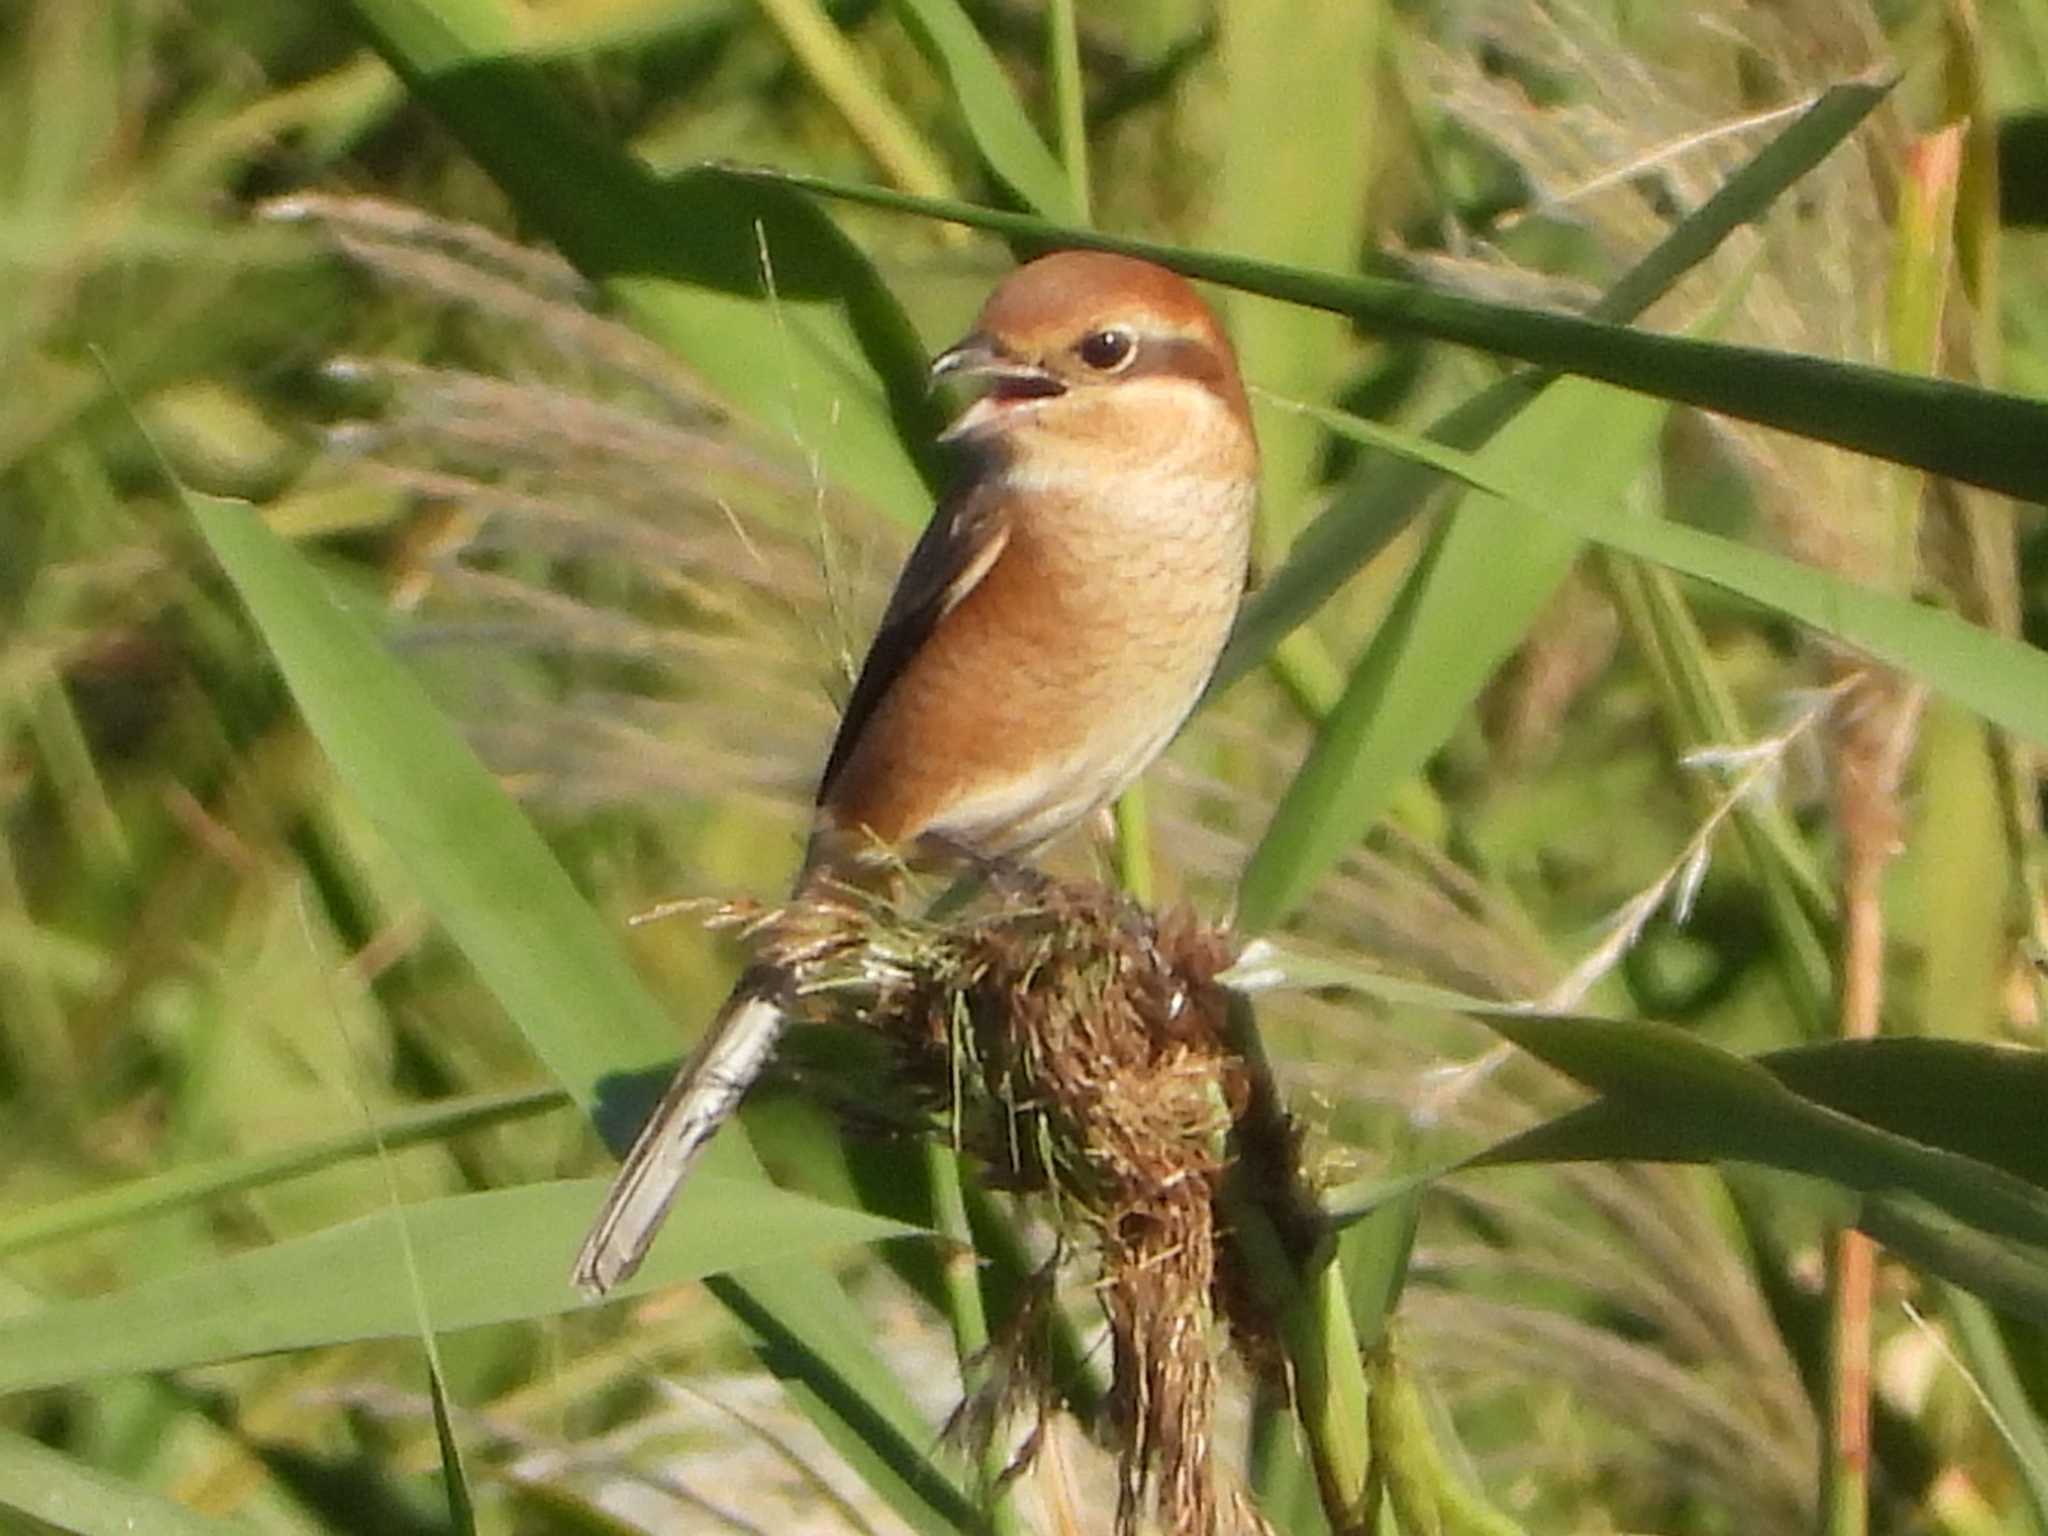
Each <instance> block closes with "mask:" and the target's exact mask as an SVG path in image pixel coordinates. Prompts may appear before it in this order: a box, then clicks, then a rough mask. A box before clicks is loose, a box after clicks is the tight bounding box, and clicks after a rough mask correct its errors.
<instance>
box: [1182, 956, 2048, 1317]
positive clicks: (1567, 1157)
mask: <svg viewBox="0 0 2048 1536" xmlns="http://www.w3.org/2000/svg"><path fill="white" fill-rule="evenodd" d="M1222 979H1223V980H1224V981H1225V982H1227V983H1231V984H1233V985H1238V986H1248V987H1255V988H1260V989H1264V988H1270V987H1280V986H1284V987H1344V988H1348V989H1350V990H1354V991H1358V992H1363V993H1366V994H1368V995H1370V996H1374V997H1379V998H1381V999H1383V1000H1385V1001H1387V1002H1390V1003H1394V1004H1397V1005H1401V1006H1410V1007H1421V1008H1432V1009H1446V1010H1449V1011H1453V1012H1458V1013H1463V1014H1467V1015H1469V1016H1470V1017H1472V1018H1475V1019H1478V1020H1480V1021H1481V1022H1482V1023H1484V1024H1485V1025H1486V1026H1487V1028H1489V1029H1491V1030H1493V1031H1494V1032H1495V1033H1497V1034H1499V1035H1501V1036H1502V1037H1503V1038H1505V1039H1507V1040H1510V1041H1512V1042H1513V1043H1514V1044H1516V1045H1519V1046H1520V1047H1522V1049H1524V1050H1526V1051H1528V1052H1529V1054H1530V1055H1532V1056H1535V1057H1536V1058H1537V1059H1539V1060H1541V1061H1543V1062H1545V1063H1547V1064H1548V1065H1549V1066H1551V1067H1554V1068H1555V1069H1556V1070H1558V1071H1560V1072H1562V1073H1564V1074H1565V1075H1566V1076H1567V1077H1570V1078H1572V1079H1573V1080H1574V1081H1576V1082H1578V1083H1580V1084H1582V1085H1584V1086H1585V1087H1588V1088H1591V1089H1592V1090H1594V1091H1595V1092H1596V1093H1599V1094H1601V1095H1603V1098H1602V1100H1600V1101H1596V1102H1595V1103H1593V1104H1589V1105H1584V1106H1582V1107H1580V1108H1579V1109H1576V1110H1573V1111H1570V1112H1569V1113H1567V1114H1564V1115H1561V1116H1559V1117H1557V1118H1556V1119H1553V1120H1548V1121H1545V1122H1544V1123H1543V1124H1541V1125H1538V1126H1535V1127H1532V1128H1531V1129H1529V1130H1526V1131H1523V1132H1520V1133H1519V1134H1517V1135H1514V1136H1511V1137H1509V1138H1507V1139H1506V1140H1505V1141H1502V1142H1498V1143H1496V1144H1495V1145H1493V1146H1491V1147H1488V1148H1486V1149H1485V1150H1483V1151H1481V1152H1478V1153H1475V1154H1474V1155H1472V1156H1470V1157H1467V1158H1461V1159H1459V1160H1458V1161H1457V1162H1455V1163H1452V1164H1449V1165H1446V1166H1443V1167H1439V1168H1436V1169H1432V1170H1429V1171H1427V1172H1424V1173H1420V1174H1417V1175H1415V1176H1413V1177H1410V1178H1402V1179H1396V1180H1393V1181H1390V1182H1385V1183H1381V1184H1378V1185H1375V1186H1371V1187H1360V1188H1356V1189H1353V1190H1350V1191H1333V1192H1332V1195H1331V1199H1330V1201H1329V1209H1330V1210H1331V1211H1332V1213H1333V1215H1334V1216H1335V1217H1336V1219H1338V1220H1340V1221H1351V1220H1356V1219H1357V1218H1359V1217H1361V1216H1363V1215H1365V1214H1367V1213H1369V1212H1370V1211H1373V1210H1375V1209H1378V1208H1379V1207H1380V1206H1382V1205H1384V1204H1385V1203H1387V1201H1389V1200H1391V1199H1395V1198H1398V1197H1399V1196H1402V1195H1405V1194H1407V1193H1408V1192H1410V1191H1411V1190H1413V1189H1415V1188H1418V1187H1420V1186H1422V1185H1425V1184H1428V1183H1431V1182H1433V1181H1434V1180H1436V1179H1439V1178H1442V1177H1443V1176H1444V1175H1445V1174H1447V1173H1450V1172H1452V1171H1455V1170H1459V1169H1467V1168H1479V1167H1492V1166H1499V1165H1503V1164H1508V1163H1535V1162H1580V1161H1596V1160H1597V1161H1606V1160H1613V1159H1635V1160H1640V1161H1675V1162H1707V1161H1734V1162H1750V1163H1760V1164H1762V1165H1764V1166H1766V1167H1772V1168H1782V1169H1785V1170H1787V1171H1788V1172H1792V1173H1803V1174H1809V1175H1812V1176H1814V1177H1816V1178H1821V1179H1826V1180H1829V1181H1831V1182H1832V1183H1835V1184H1838V1185H1841V1186H1842V1187H1844V1188H1846V1189H1851V1190H1856V1191H1859V1192H1861V1193H1864V1194H1868V1195H1885V1196H1891V1195H1899V1196H1909V1197H1912V1198H1914V1199H1918V1200H1924V1201H1926V1202H1927V1203H1928V1204H1929V1205H1931V1206H1933V1207H1935V1208H1936V1209H1937V1210H1939V1211H1941V1212H1942V1213H1944V1215H1945V1216H1946V1217H1947V1218H1948V1219H1952V1220H1956V1221H1961V1222H1964V1223H1967V1224H1968V1225H1970V1226H1973V1227H1976V1228H1979V1229H1981V1230H1982V1231H1983V1232H1986V1233H1988V1234H1991V1235H1993V1236H1996V1237H2000V1238H2006V1239H2011V1240H2013V1241H2016V1242H2019V1243H2025V1244H2040V1245H2048V1188H2044V1187H2042V1186H2041V1185H2040V1184H2037V1183H2034V1182H2031V1181H2030V1180H2029V1179H2027V1178H2025V1177H2021V1176H2019V1175H2017V1174H2015V1173H2013V1172H2010V1171H2008V1170H2007V1169H2006V1168H2004V1167H2000V1166H1996V1165H1994V1164H1992V1163H1989V1162H1983V1161H1979V1160H1978V1159H1977V1158H1975V1157H1972V1156H1969V1155H1967V1154H1966V1153H1964V1152H1962V1151H1959V1150H1955V1149H1953V1148H1951V1147H1948V1146H1943V1145H1940V1144H1935V1143H1930V1142H1925V1141H1920V1140H1915V1139H1912V1138H1911V1137H1909V1136H1908V1135H1905V1134H1901V1133H1900V1132H1899V1131H1898V1130H1895V1129H1891V1128H1889V1127H1886V1126H1883V1125H1880V1124H1876V1123H1873V1122H1871V1121H1866V1120H1862V1119H1858V1118H1854V1117H1852V1116H1850V1115H1848V1114H1844V1113H1843V1112H1841V1111H1840V1110H1838V1109H1834V1108H1832V1107H1830V1106H1829V1105H1828V1104H1826V1103H1823V1102H1819V1101H1818V1100H1816V1099H1813V1098H1808V1097H1806V1096H1804V1095H1802V1094H1800V1093H1798V1092H1795V1091H1794V1090H1793V1088H1792V1087H1791V1086H1789V1085H1788V1083H1787V1082H1786V1081H1785V1080H1784V1079H1781V1078H1780V1077H1779V1076H1778V1075H1777V1074H1776V1073H1775V1072H1774V1071H1773V1060H1774V1058H1769V1057H1766V1058H1752V1057H1745V1056H1737V1055H1735V1054H1733V1053H1732V1052H1729V1051H1724V1050H1722V1049H1721V1048H1720V1047H1718V1046H1715V1045H1710V1044H1709V1043H1707V1042H1706V1041H1704V1040H1701V1039H1699V1038H1697V1037H1695V1036H1693V1035H1689V1034H1687V1033H1686V1032H1684V1031H1683V1030H1679V1029H1674V1028H1672V1027H1671V1026H1670V1025H1666V1024H1656V1023H1649V1022H1644V1021H1641V1020H1628V1019H1606V1018H1596V1017H1591V1016H1588V1015H1584V1014H1568V1013H1552V1012H1546V1011H1543V1010H1540V1009H1537V1008H1533V1007H1529V1006H1527V1005H1523V1004H1515V1003H1499V1002H1490V1001H1487V1000H1485V999H1481V998H1474V997H1467V996H1465V995H1463V994H1461V993H1456V992H1450V991H1447V990H1445V989H1443V988H1440V987H1431V986H1426V985H1423V984H1421V983H1416V982H1409V981H1403V980H1400V979H1398V978H1394V977H1386V976H1381V975H1378V974H1376V973H1374V972H1372V971H1370V970H1368V969H1366V968H1365V967H1362V966H1359V965H1355V964H1352V963H1351V962H1349V961H1344V960H1338V959H1330V958H1324V957H1320V956H1311V955H1304V954H1301V953H1298V952H1295V951H1291V950H1286V949H1282V948H1280V947H1279V946H1276V945H1274V944H1272V943H1270V942H1269V941H1260V942H1259V943H1258V944H1257V945H1255V946H1254V947H1253V948H1252V949H1250V950H1248V951H1247V953H1246V956H1245V957H1244V958H1243V959H1242V960H1240V962H1239V964H1238V966H1237V967H1235V968H1234V970H1233V971H1232V972H1226V973H1225V975H1224V976H1223V978H1222ZM1915 1043H1916V1044H1917V1045H1918V1046H1919V1047H1920V1049H1921V1052H1922V1053H1923V1054H1920V1055H1918V1056H1911V1055H1906V1054H1901V1055H1899V1056H1896V1057H1893V1058H1891V1065H1890V1066H1889V1067H1886V1066H1883V1065H1878V1066H1876V1067H1874V1068H1866V1069H1865V1070H1863V1071H1860V1072H1849V1073H1847V1074H1845V1076H1846V1078H1847V1080H1848V1081H1850V1082H1851V1083H1852V1084H1854V1085H1855V1087H1854V1088H1853V1089H1852V1090H1851V1091H1850V1094H1849V1098H1850V1101H1851V1102H1854V1103H1856V1104H1858V1105H1859V1107H1864V1108H1872V1107H1879V1106H1883V1105H1885V1104H1896V1103H1898V1102H1900V1098H1899V1095H1900V1094H1901V1093H1902V1092H1903V1091H1904V1090H1903V1085H1902V1084H1901V1083H1899V1082H1898V1081H1897V1079H1899V1078H1903V1077H1906V1076H1908V1075H1909V1074H1910V1073H1911V1072H1913V1071H1914V1070H1926V1069H1927V1068H1928V1064H1929V1062H1930V1061H1940V1062H1941V1064H1942V1068H1941V1070H1942V1072H1943V1073H1947V1074H1952V1078H1953V1080H1954V1081H1956V1082H1959V1083H1960V1082H1968V1083H1970V1084H1973V1085H1975V1086H1977V1087H1979V1088H1982V1089H1985V1090H1986V1091H1988V1092H1991V1093H1992V1097H1991V1099H1990V1102H1991V1103H1992V1104H1994V1105H1998V1104H2008V1105H2009V1104H2013V1103H2020V1102H2029V1101H2031V1102H2035V1103H2038V1097H2037V1095H2038V1093H2039V1088H2040V1082H2041V1078H2040V1060H2041V1058H2040V1056H2039V1054H2038V1053H2036V1052H2027V1051H2008V1052H2002V1053H1999V1052H1992V1053H1987V1051H1986V1048H1984V1047H1978V1046H1960V1045H1955V1044H1954V1043H1953V1042H1943V1041H1933V1040H1926V1041H1919V1042H1915ZM1945 1047H1946V1048H1947V1050H1946V1051H1945V1050H1944V1048H1945ZM1856 1048H1858V1047H1855V1046H1852V1045H1851V1044H1850V1043H1849V1042H1835V1043H1834V1044H1833V1045H1832V1046H1831V1047H1827V1048H1822V1047H1813V1048H1810V1050H1804V1051H1798V1052H1789V1053H1785V1054H1786V1055H1789V1056H1791V1057H1793V1058H1794V1059H1795V1061H1796V1062H1797V1066H1795V1068H1794V1071H1793V1074H1792V1075H1793V1076H1794V1077H1797V1078H1800V1079H1802V1080H1804V1079H1807V1078H1812V1079H1815V1080H1818V1079H1821V1078H1824V1077H1827V1076H1829V1073H1828V1072H1827V1071H1825V1070H1823V1069H1819V1068H1816V1067H1815V1066H1814V1065H1813V1063H1814V1062H1815V1061H1817V1060H1818V1061H1826V1062H1828V1063H1829V1064H1830V1065H1832V1063H1833V1061H1834V1060H1837V1059H1839V1058H1829V1057H1817V1056H1815V1055H1814V1054H1813V1052H1818V1051H1821V1050H1823V1049H1829V1050H1836V1051H1848V1050H1852V1049H1856ZM1951 1051H1952V1052H1955V1053H1966V1054H1949V1052H1951ZM1876 1060H1877V1061H1878V1062H1882V1061H1883V1058H1881V1057H1880V1058H1876ZM1878 1076H1883V1077H1886V1078H1888V1079H1890V1081H1889V1083H1888V1086H1887V1089H1886V1091H1883V1092H1879V1091H1877V1090H1876V1089H1875V1088H1873V1086H1872V1083H1873V1078H1874V1077H1878ZM2030 1096H2034V1097H2032V1098H2031V1099H2030ZM1950 1114H1951V1115H1952V1114H1953V1112H1950ZM1909 1123H1910V1124H1911V1125H1912V1127H1913V1129H1915V1130H1917V1131H1920V1132H1923V1133H1924V1132H1926V1131H1928V1130H1929V1129H1930V1128H1931V1127H1932V1125H1933V1122H1932V1120H1930V1119H1929V1118H1928V1117H1927V1116H1925V1115H1923V1116H1922V1117H1921V1118H1918V1119H1916V1120H1913V1121H1911V1122H1909ZM1943 1123H1945V1124H1953V1125H1954V1126H1955V1127H1956V1139H1957V1141H1958V1142H1959V1143H1960V1144H1965V1145H1970V1146H1973V1147H1975V1148H1977V1149H1978V1150H1989V1149H1990V1148H1991V1147H1992V1146H2002V1145H2004V1143H2003V1142H2002V1141H2000V1142H1990V1141H1987V1140H1986V1139H1984V1138H1982V1137H1975V1136H1973V1133H1970V1132H1968V1131H1965V1130H1963V1129H1962V1128H1961V1121H1960V1120H1951V1119H1944V1121H1943ZM2026 1123H2033V1122H2032V1121H2031V1120H2029V1121H2028V1122H2026ZM2036 1155H2037V1154H2036ZM1965 1283H1967V1282H1965Z"/></svg>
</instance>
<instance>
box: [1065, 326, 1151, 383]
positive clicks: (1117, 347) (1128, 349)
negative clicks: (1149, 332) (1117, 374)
mask: <svg viewBox="0 0 2048 1536" xmlns="http://www.w3.org/2000/svg"><path fill="white" fill-rule="evenodd" d="M1074 350H1075V351H1076V352H1078V353H1080V355H1081V361H1082V362H1084V363H1086V364H1087V365H1088V366H1089V367H1090V368H1093V369H1094V370H1095V371H1096V372H1097V373H1111V372H1114V371H1115V370H1116V369H1118V368H1121V367H1123V366H1124V365H1125V364H1126V363H1128V362H1129V361H1130V360H1131V359H1132V358H1133V357H1135V356H1137V352H1138V342H1137V338H1136V337H1134V336H1132V335H1131V333H1130V332H1129V331H1126V330H1124V329H1122V328H1121V327H1111V328H1110V329H1108V330H1101V331H1090V332H1089V333H1088V334H1087V335H1086V336H1083V337H1082V338H1081V344H1080V345H1079V346H1078V347H1076V348H1075V349H1074Z"/></svg>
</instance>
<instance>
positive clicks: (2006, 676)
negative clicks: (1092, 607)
mask: <svg viewBox="0 0 2048 1536" xmlns="http://www.w3.org/2000/svg"><path fill="white" fill-rule="evenodd" d="M1301 408H1302V409H1303V410H1307V411H1310V412H1311V413H1312V414H1314V415H1315V416H1316V417H1318V418H1319V419H1320V420H1322V421H1323V422H1325V423H1326V424H1327V425H1329V427H1330V428H1331V430H1333V431H1336V432H1341V433H1344V434H1345V435H1347V436H1352V437H1356V438H1357V439H1358V440H1359V441H1361V442H1367V443H1371V444H1373V445H1375V446H1376V447H1382V448H1387V449H1389V450H1391V451H1393V452H1396V453H1401V454H1405V455H1411V456H1413V457H1414V458H1416V459H1418V460H1420V461H1422V462H1425V463H1428V464H1431V465H1433V466H1435V467H1436V468H1438V469H1440V470H1442V471H1443V472H1444V473H1445V474H1447V475H1451V476H1454V477H1455V478H1457V479H1459V480H1462V481H1464V482H1465V483H1466V484H1467V485H1470V486H1473V487H1474V488H1476V489H1480V490H1484V491H1487V492H1488V493H1489V494H1490V495H1491V496H1493V498H1494V499H1495V501H1496V502H1497V503H1498V505H1499V507H1500V509H1501V510H1502V511H1503V512H1511V513H1513V514H1515V515H1517V516H1525V517H1532V518H1543V519H1548V520H1550V521H1552V522H1554V523H1560V524H1562V525H1563V526H1565V527H1567V528H1570V529H1572V530H1573V531H1574V532H1576V533H1577V534H1578V535H1579V536H1580V537H1581V538H1584V539H1589V540H1591V541H1592V542H1594V543H1596V544H1601V545H1605V546H1606V547H1607V548H1609V549H1616V550H1620V551H1621V552H1622V553H1624V554H1629V555H1635V556H1637V557H1638V558H1640V559H1644V560H1650V561H1654V562H1655V563H1657V564H1658V565H1661V566H1665V567H1666V568H1668V569H1670V570H1674V571H1677V572H1678V573H1679V574H1681V575H1685V576H1692V577H1695V578H1697V579H1699V580H1701V581H1705V582H1710V583H1712V584H1713V585H1714V586H1717V587H1720V588H1722V589H1723V590H1724V591H1728V592H1732V593H1734V594H1735V595H1736V596H1738V597H1744V598H1747V599H1749V600H1750V601H1751V602H1753V603H1758V604H1761V605H1762V606H1763V607H1766V608H1769V609H1772V610H1774V611H1776V612H1778V613H1782V614H1784V615H1785V616H1786V617H1787V618H1791V619H1797V620H1798V621H1799V622H1800V623H1802V624H1804V625H1806V626H1807V627H1809V628H1811V629H1815V630H1818V631H1819V632H1820V633H1821V634H1824V635H1828V636H1830V637H1832V638H1834V639H1836V640H1840V641H1843V642H1844V643H1846V644H1848V645H1851V646H1853V647H1855V648H1856V649H1857V650H1860V651H1863V652H1865V653H1866V654H1868V655H1870V656H1872V657H1874V658H1875V659H1877V660H1878V661H1881V662H1884V663H1885V664H1886V665H1887V666H1891V667H1896V668H1897V669H1898V670H1899V671H1901V672H1904V673H1906V674H1907V675H1908V676H1910V677H1916V678H1918V679H1920V681H1922V682H1924V683H1926V684H1927V686H1928V687H1930V688H1932V689H1933V690H1934V691H1935V692H1937V693H1940V694H1942V695H1944V696H1946V697H1948V698H1951V699H1953V700H1955V701H1956V702H1957V703H1958V704H1961V705H1963V706H1965V707H1966V708H1968V709H1971V710H1974V711H1975V712H1976V713H1977V714H1979V715H1982V716H1983V717H1984V718H1985V719H1987V720H1989V721H1991V722H1992V723H1993V724H1995V725H2000V726H2003V727H2004V728H2005V729H2006V730H2008V731H2011V732H2012V733H2013V734H2014V735H2016V736H2022V737H2025V738H2026V739H2027V740H2029V741H2034V742H2044V743H2048V653H2044V652H2042V651H2040V650H2038V649H2036V648H2035V647H2033V646H2030V645H2026V644H2024V643H2022V642H2020V641H2017V640H2009V639H2006V638H2005V637H2004V636H2002V635H1997V634H1993V633H1992V632H1991V631H1989V630H1984V629H1979V628H1977V627H1976V626H1974V625H1971V624H1967V623H1965V622H1963V620H1961V619H1959V618H1957V617H1956V616H1955V615H1954V614H1951V613H1946V612H1943V611H1942V610H1940V609H1937V608H1929V607H1926V606H1924V605H1922V604H1919V603H1914V602H1910V601H1908V600H1906V599H1905V598H1900V597H1892V596H1890V595H1888V594H1886V593H1883V592H1877V591H1873V590H1871V589H1870V588H1868V587H1861V586H1858V585H1856V584H1855V583H1854V582H1851V581H1845V580H1844V579H1843V578H1841V577H1839V576H1836V575H1834V574H1833V573H1832V572H1829V571H1823V570H1820V569H1818V568H1817V567H1814V566H1810V565H1801V564H1800V563H1799V562H1798V561H1796V560H1787V559H1785V558H1784V557H1783V556H1780V555H1773V554H1770V553H1768V552H1766V551H1764V550H1760V549H1751V548H1750V547H1749V546H1747V545H1744V544H1737V543H1735V542H1734V541H1733V540H1730V539H1723V538H1719V537H1717V536H1715V535H1713V534H1710V533H1702V532H1701V531H1699V530H1698V529H1695V528H1687V527H1684V526H1683V525H1681V524H1678V523H1671V522H1665V521H1663V520H1661V519H1657V518H1637V517H1630V516H1629V515H1628V514H1627V513H1625V512H1622V511H1619V510H1616V509H1615V508H1612V507H1597V506H1581V505H1575V504H1566V503H1553V502H1550V501H1549V500H1548V498H1547V497H1546V498H1542V499H1539V498H1538V497H1537V495H1536V494H1534V493H1532V492H1530V491H1528V490H1526V489H1523V488H1520V487H1518V486H1516V485H1515V484H1514V483H1513V482H1512V481H1510V480H1509V478H1508V477H1507V476H1505V475H1502V474H1499V473H1496V472H1494V471H1492V470H1491V469H1489V468H1487V467H1485V466H1483V465H1481V464H1480V463H1479V462H1478V461H1477V460H1476V459H1474V458H1473V457H1472V456H1471V455H1469V454H1462V453H1457V452H1454V451H1453V450H1451V449H1448V448H1442V447H1439V446H1437V445H1436V444H1433V443H1425V442H1421V441H1419V440H1418V439H1415V438H1412V437H1408V436H1406V435H1405V434H1401V433H1393V432H1388V431H1385V430H1384V429H1382V428H1380V427H1377V426H1374V425H1373V424H1372V423H1370V422H1366V421H1361V420H1360V419H1359V418H1357V417H1355V416H1346V415H1344V414H1343V413H1342V412H1340V411H1330V410H1324V409H1322V408H1320V407H1312V406H1303V407H1301Z"/></svg>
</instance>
